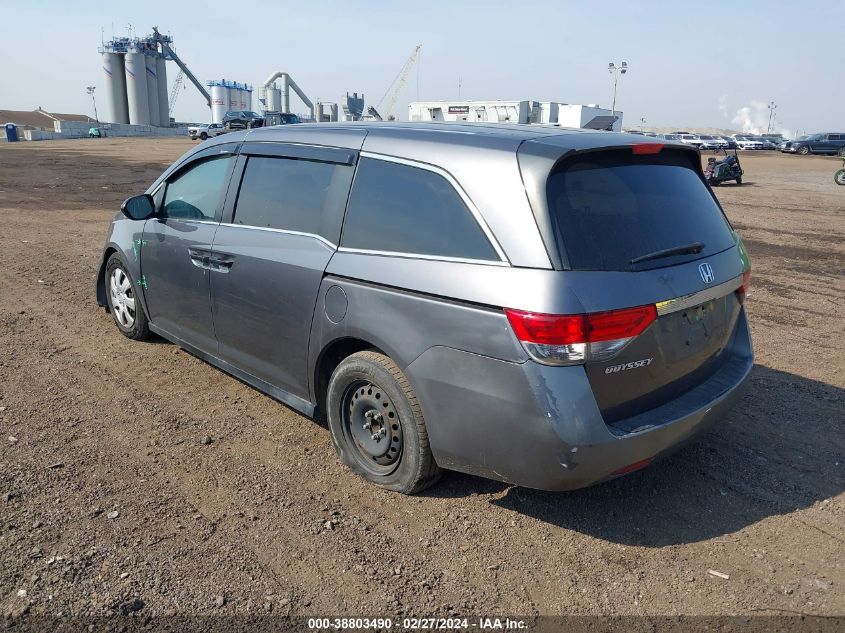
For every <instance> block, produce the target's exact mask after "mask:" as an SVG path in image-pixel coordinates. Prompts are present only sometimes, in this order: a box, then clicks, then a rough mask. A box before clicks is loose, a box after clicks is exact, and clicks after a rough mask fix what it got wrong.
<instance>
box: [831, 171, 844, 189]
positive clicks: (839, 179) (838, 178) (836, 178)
mask: <svg viewBox="0 0 845 633" xmlns="http://www.w3.org/2000/svg"><path fill="white" fill-rule="evenodd" d="M833 182H835V183H836V184H837V185H843V186H845V169H840V170H839V171H838V172H836V173H835V174H834V175H833Z"/></svg>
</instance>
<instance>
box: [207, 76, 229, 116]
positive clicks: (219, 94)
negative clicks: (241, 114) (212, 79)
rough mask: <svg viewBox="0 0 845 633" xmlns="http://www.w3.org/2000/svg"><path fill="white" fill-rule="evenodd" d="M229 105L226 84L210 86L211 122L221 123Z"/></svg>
mask: <svg viewBox="0 0 845 633" xmlns="http://www.w3.org/2000/svg"><path fill="white" fill-rule="evenodd" d="M229 110H231V108H230V107H229V89H228V88H227V87H226V86H221V85H216V86H211V122H212V123H222V122H223V117H224V116H225V114H226V113H227V112H228V111H229Z"/></svg>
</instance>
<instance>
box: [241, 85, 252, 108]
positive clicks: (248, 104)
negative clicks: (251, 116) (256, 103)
mask: <svg viewBox="0 0 845 633" xmlns="http://www.w3.org/2000/svg"><path fill="white" fill-rule="evenodd" d="M241 110H252V89H251V88H247V89H245V90H241Z"/></svg>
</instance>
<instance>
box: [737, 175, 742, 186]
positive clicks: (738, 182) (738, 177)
mask: <svg viewBox="0 0 845 633" xmlns="http://www.w3.org/2000/svg"><path fill="white" fill-rule="evenodd" d="M736 184H738V185H741V184H742V176H737V177H736Z"/></svg>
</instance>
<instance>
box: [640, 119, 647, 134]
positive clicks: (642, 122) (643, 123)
mask: <svg viewBox="0 0 845 633" xmlns="http://www.w3.org/2000/svg"><path fill="white" fill-rule="evenodd" d="M645 123H646V121H645V117H640V132H642V131H643V127H644V126H645Z"/></svg>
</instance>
